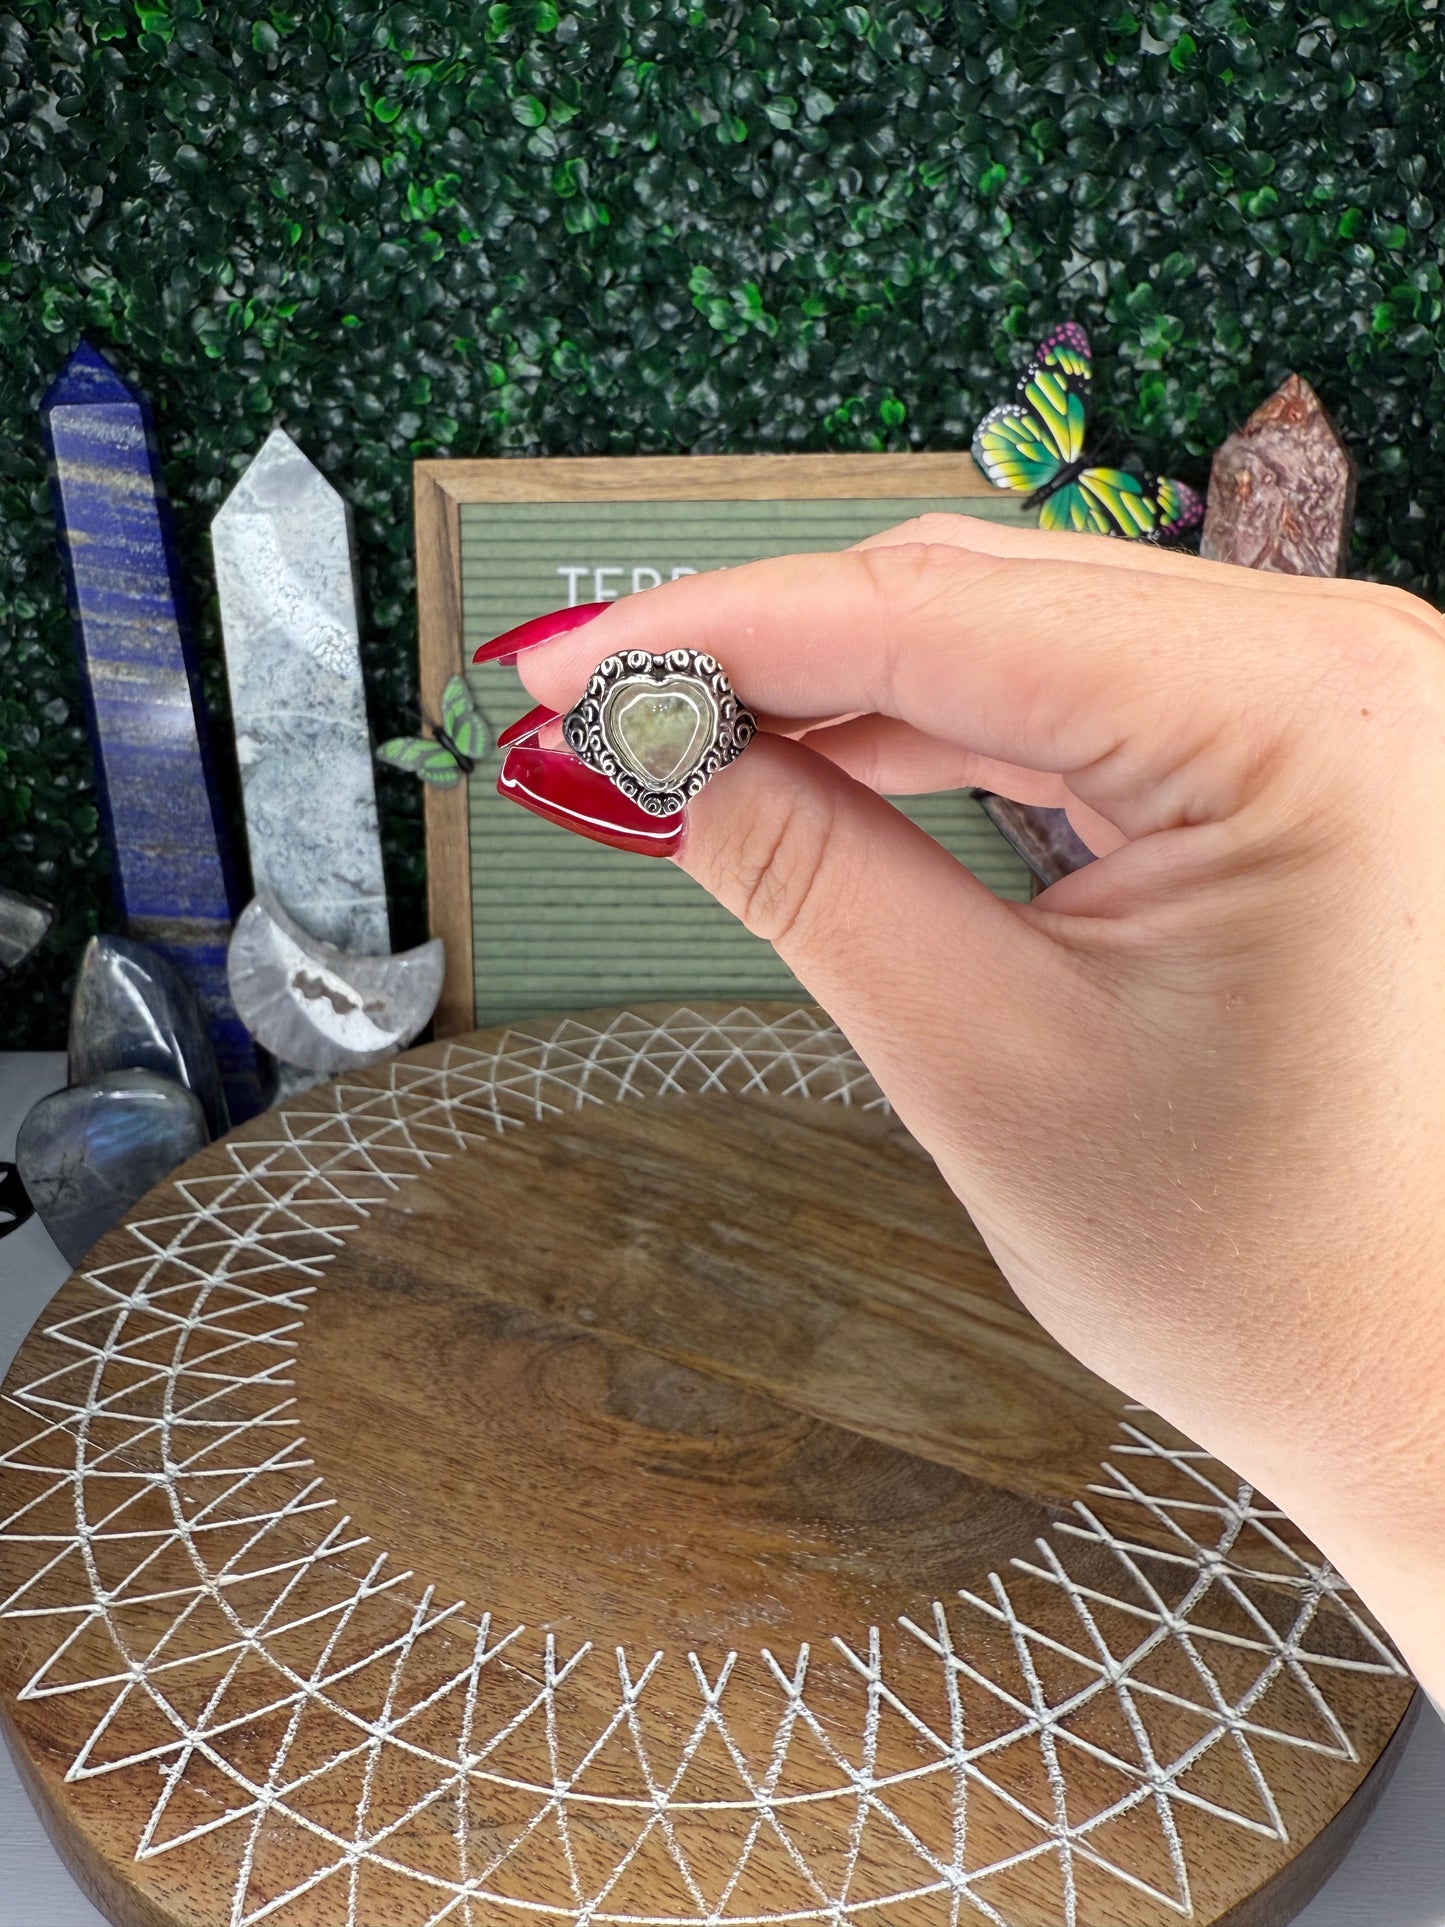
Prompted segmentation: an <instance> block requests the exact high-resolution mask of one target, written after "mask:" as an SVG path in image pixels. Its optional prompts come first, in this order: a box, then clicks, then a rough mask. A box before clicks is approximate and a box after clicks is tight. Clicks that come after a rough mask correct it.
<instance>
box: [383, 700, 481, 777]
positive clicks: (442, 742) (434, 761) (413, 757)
mask: <svg viewBox="0 0 1445 1927" xmlns="http://www.w3.org/2000/svg"><path fill="white" fill-rule="evenodd" d="M488 747H489V744H488V740H487V723H486V718H485V717H484V716H483V715H482V712H481V710H479V709H478V708H477V706H476V704H475V703H474V702H473V701H472V692H471V691H470V690H469V689H468V688H467V679H466V677H465V676H453V677H452V678H451V680H450V681H449V682H448V684H447V686H446V688H445V689H444V690H443V691H442V719H441V721H440V723H437V724H435V725H434V726H433V728H432V733H431V735H430V736H393V737H391V738H390V739H389V740H388V741H387V742H384V743H383V744H382V745H381V747H380V749H378V750H377V752H376V759H377V761H378V762H379V763H389V764H390V765H391V767H392V768H393V769H404V770H409V771H410V772H411V774H412V775H413V776H419V777H420V778H421V780H422V781H423V782H424V783H431V784H433V785H435V787H436V788H437V789H443V790H449V789H451V788H452V786H453V784H456V783H460V782H461V780H462V778H463V777H464V776H470V775H471V773H472V771H473V770H474V769H475V768H476V766H477V764H478V763H479V762H480V761H481V759H482V758H483V757H484V756H485V755H486V753H487V749H488Z"/></svg>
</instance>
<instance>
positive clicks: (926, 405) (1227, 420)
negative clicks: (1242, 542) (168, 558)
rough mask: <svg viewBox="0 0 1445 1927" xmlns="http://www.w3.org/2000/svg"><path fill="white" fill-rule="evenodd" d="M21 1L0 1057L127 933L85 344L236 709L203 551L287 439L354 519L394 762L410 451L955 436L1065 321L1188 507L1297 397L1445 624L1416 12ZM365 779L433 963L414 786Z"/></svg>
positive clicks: (214, 693) (919, 3) (0, 548)
mask: <svg viewBox="0 0 1445 1927" xmlns="http://www.w3.org/2000/svg"><path fill="white" fill-rule="evenodd" d="M5 7H6V0H0V418H3V419H0V881H4V882H7V883H10V884H13V885H14V886H16V887H18V888H20V889H24V890H27V891H30V892H32V893H33V894H36V895H39V896H44V897H48V898H50V899H52V900H53V901H55V902H57V903H58V904H59V905H60V907H61V911H62V915H61V918H60V922H59V925H58V928H57V931H56V934H55V937H54V938H53V939H52V940H51V943H50V944H49V945H48V946H47V953H46V954H45V955H44V956H43V957H42V958H41V959H39V960H38V961H37V962H35V963H33V964H32V965H30V966H29V967H28V968H27V969H26V971H25V972H24V973H23V974H22V975H21V976H20V977H18V978H17V979H16V980H15V981H14V982H13V983H12V984H10V985H7V986H6V989H5V992H4V993H3V994H4V996H5V999H6V1012H5V1014H6V1025H5V1035H4V1038H3V1042H4V1043H5V1044H7V1045H11V1046H18V1045H54V1044H58V1043H59V1042H60V1041H62V1039H63V1034H64V1020H65V1008H64V996H63V994H62V992H63V985H64V982H65V978H66V973H67V971H68V970H69V969H70V968H71V966H72V964H73V961H74V957H75V955H76V952H77V950H78V948H79V945H80V943H81V942H82V941H83V939H84V937H85V935H86V934H87V933H88V932H89V931H91V930H93V929H95V928H97V927H114V920H115V912H114V905H113V903H112V902H111V899H110V897H109V895H108V886H107V882H106V877H105V866H104V855H103V846H102V844H101V842H100V838H99V832H98V829H97V826H96V817H95V809H94V801H95V799H94V784H93V777H92V769H91V758H90V751H89V747H88V743H87V738H86V732H85V726H84V716H83V710H82V704H81V699H80V691H79V687H78V684H77V677H76V670H75V657H74V646H73V643H72V639H71V635H70V629H69V623H68V619H67V616H66V613H65V608H64V598H63V591H62V585H61V577H60V571H59V568H58V566H57V562H56V558H55V552H54V538H53V527H52V521H51V510H50V502H49V496H48V491H47V487H46V481H45V475H44V468H43V463H42V457H41V451H40V438H39V432H38V424H37V414H36V411H37V407H38V404H39V401H40V397H41V394H42V392H43V391H44V389H45V387H46V385H47V384H48V382H49V381H50V380H51V379H52V377H53V376H54V374H55V372H56V370H57V369H58V368H59V366H60V364H61V363H62V361H63V360H64V358H65V356H66V355H67V354H68V353H69V351H70V350H71V348H72V347H73V346H74V345H75V343H76V341H77V339H78V338H79V337H80V336H81V335H82V334H86V335H88V336H89V337H90V338H91V339H92V340H93V341H94V342H95V343H96V344H97V345H98V346H99V347H101V348H102V349H103V350H104V351H105V352H106V353H108V354H110V355H111V356H112V358H113V359H114V360H115V361H116V363H117V364H118V365H119V367H120V368H121V369H122V370H123V372H124V373H126V374H127V375H128V376H129V377H130V378H131V379H132V380H134V381H135V382H137V383H138V384H140V386H142V387H143V388H144V389H145V390H146V392H147V393H148V394H149V395H150V396H151V397H152V400H153V402H154V404H155V408H156V413H157V416H158V421H159V428H160V433H161V437H162V442H163V446H164V450H165V457H166V465H167V478H168V482H169V486H170V489H171V492H172V496H173V499H174V502H175V504H176V509H177V514H178V522H179V534H180V540H181V544H182V548H183V554H184V559H185V563H186V567H187V570H188V574H189V581H190V594H191V603H192V613H193V617H194V620H195V624H196V627H197V629H198V631H199V638H200V647H201V653H202V658H203V669H204V683H205V689H206V695H207V700H208V703H209V705H210V710H211V714H212V717H213V718H214V720H215V724H216V726H217V728H218V730H220V731H224V730H225V728H226V711H225V691H224V677H223V675H222V674H221V664H220V653H219V638H218V633H217V625H216V616H215V597H214V591H213V588H212V585H211V580H210V566H209V550H208V545H207V537H206V531H207V526H208V524H209V521H210V518H211V516H212V514H213V513H214V512H215V508H216V506H217V504H218V503H219V502H220V500H221V499H222V497H223V495H224V494H225V493H226V491H227V489H228V488H229V487H230V485H231V483H232V481H233V480H234V478H235V477H236V475H237V474H238V473H239V472H240V470H241V469H242V468H243V467H244V465H245V464H246V462H247V461H248V460H249V459H250V457H251V456H252V454H253V453H254V452H255V450H256V449H257V447H258V446H259V445H260V442H261V440H262V439H263V437H264V435H265V434H266V432H267V430H268V428H269V427H270V426H271V424H272V423H274V422H277V421H279V422H282V423H284V424H285V426H286V427H287V428H288V429H289V430H290V431H291V433H292V434H293V435H295V436H296V438H297V439H298V441H300V443H301V444H302V446H303V447H304V448H305V449H306V450H307V452H308V453H309V454H310V455H311V456H312V458H313V459H314V460H315V461H317V462H318V463H319V464H320V465H321V467H322V468H323V469H324V470H325V471H326V472H327V474H328V475H329V476H330V477H331V479H332V480H333V481H334V482H335V483H336V484H337V486H338V487H339V488H341V489H342V490H343V491H344V493H345V494H346V495H347V497H348V498H349V499H350V501H351V503H352V506H353V509H354V512H355V519H356V527H357V535H358V540H359V543H360V550H361V567H362V586H363V593H364V616H363V620H364V651H365V661H366V670H367V675H368V679H369V687H370V699H371V705H372V720H373V723H374V725H375V728H376V733H377V736H378V739H380V738H383V737H387V736H392V735H398V734H408V733H414V731H415V728H416V723H417V715H416V698H415V667H414V659H415V623H414V611H413V602H414V597H413V573H412V554H411V535H410V463H411V461H412V459H413V458H414V457H416V456H418V455H433V454H436V455H498V454H504V455H521V454H544V453H545V454H561V453H574V454H629V453H633V452H639V453H640V452H652V451H665V450H686V449H692V450H699V451H709V450H753V449H826V448H835V449H878V448H899V449H903V448H910V447H916V448H959V447H965V446H966V445H967V443H968V440H969V437H970V435H971V433H972V429H973V426H974V424H975V422H976V421H977V419H978V417H979V416H980V415H981V414H982V413H983V412H984V410H985V409H986V408H987V407H988V406H989V405H990V404H991V403H992V402H994V401H997V400H1000V399H1003V398H1005V397H1006V396H1007V395H1008V393H1009V391H1010V388H1011V386H1012V382H1013V379H1014V376H1015V373H1016V371H1017V368H1018V366H1019V364H1020V362H1021V360H1022V358H1023V356H1024V354H1025V352H1026V350H1027V347H1028V345H1029V344H1030V343H1031V342H1032V340H1033V339H1034V337H1035V336H1036V335H1037V334H1038V333H1040V332H1041V330H1042V329H1043V328H1044V327H1045V326H1046V325H1047V324H1049V323H1050V322H1052V321H1054V320H1056V319H1059V318H1061V317H1065V316H1073V317H1075V318H1077V319H1078V320H1080V321H1082V322H1084V323H1085V325H1086V326H1087V327H1088V328H1089V329H1090V331H1091V333H1092V335H1093V337H1094V342H1095V347H1096V353H1097V356H1098V384H1097V385H1098V389H1099V391H1100V419H1099V428H1100V433H1101V436H1102V437H1103V438H1105V439H1106V440H1107V439H1109V438H1112V439H1113V441H1114V443H1115V444H1116V446H1117V448H1118V449H1119V450H1120V451H1122V450H1125V449H1129V450H1133V451H1135V452H1136V453H1137V454H1138V455H1139V456H1140V457H1141V458H1142V459H1144V460H1145V461H1147V462H1149V463H1150V464H1151V465H1154V466H1159V467H1162V468H1167V470H1168V471H1169V472H1170V473H1173V474H1179V475H1183V476H1185V477H1186V478H1187V479H1189V480H1191V481H1193V482H1195V483H1202V482H1203V481H1204V480H1205V479H1206V477H1207V473H1208V457H1209V453H1210V451H1211V450H1212V449H1213V448H1214V447H1215V445H1216V444H1217V443H1218V442H1219V441H1220V440H1221V439H1222V437H1223V436H1224V435H1225V434H1227V433H1228V432H1229V430H1230V429H1231V428H1232V427H1233V426H1235V425H1236V424H1237V423H1238V422H1239V421H1240V420H1242V418H1243V417H1244V416H1245V415H1246V414H1247V413H1248V412H1249V411H1250V409H1251V408H1253V407H1254V406H1255V404H1256V403H1257V402H1259V401H1260V400H1261V399H1262V398H1263V396H1264V395H1265V394H1266V393H1268V391H1269V390H1270V389H1271V388H1273V387H1274V386H1275V384H1276V383H1277V382H1278V381H1279V380H1281V378H1282V377H1283V376H1284V375H1285V374H1286V373H1287V372H1289V370H1291V369H1298V370H1299V371H1300V372H1301V373H1302V374H1305V375H1307V376H1308V377H1309V378H1310V379H1311V380H1312V381H1313V382H1314V383H1315V384H1316V386H1317V387H1318V388H1319V389H1320V391H1321V393H1322V394H1323V396H1324V398H1325V400H1326V403H1327V404H1328V406H1330V407H1331V408H1332V409H1333V411H1334V412H1335V414H1336V416H1337V418H1338V420H1339V422H1340V424H1341V427H1342V429H1343V430H1344V432H1345V434H1346V435H1347V437H1348V438H1349V440H1350V442H1351V444H1352V445H1353V447H1354V449H1355V451H1356V453H1357V455H1358V457H1359V459H1360V465H1361V510H1360V516H1359V522H1358V526H1357V531H1356V538H1355V551H1354V559H1353V566H1354V568H1355V571H1356V572H1357V573H1359V574H1362V575H1369V576H1373V577H1376V578H1378V579H1381V580H1386V581H1392V582H1399V583H1403V584H1405V585H1407V586H1409V587H1411V588H1414V589H1417V590H1420V591H1423V592H1424V593H1426V594H1428V595H1431V596H1432V597H1435V598H1436V599H1437V600H1438V599H1439V597H1440V593H1441V588H1442V581H1441V571H1442V563H1441V553H1442V542H1441V534H1440V531H1441V527H1442V521H1445V365H1442V354H1441V343H1442V336H1441V322H1440V317H1441V271H1440V263H1441V258H1442V249H1445V161H1442V156H1445V141H1442V133H1445V110H1442V106H1441V102H1442V100H1445V91H1442V80H1445V71H1442V66H1445V63H1442V57H1441V53H1442V50H1441V42H1440V33H1441V29H1440V25H1439V20H1440V15H1439V13H1438V12H1437V11H1436V10H1435V9H1434V8H1433V7H1430V6H1427V5H1426V4H1424V0H1348V3H1347V4H1346V3H1345V0H1322V4H1321V5H1320V6H1319V7H1317V8H1310V9H1301V8H1297V7H1290V6H1286V5H1284V4H1282V3H1281V0H1201V3H1200V4H1197V5H1192V6H1189V7H1187V8H1186V7H1184V6H1183V5H1182V4H1181V5H1180V7H1179V8H1178V10H1172V9H1171V8H1169V7H1168V6H1163V5H1151V6H1140V7H1138V8H1137V9H1136V10H1132V11H1131V10H1129V9H1127V8H1125V7H1123V6H1121V5H1118V4H1114V3H1113V0H1103V4H1101V5H1100V6H1098V7H1081V6H1079V5H1078V4H1076V0H1029V4H1024V3H1023V0H887V3H886V4H885V3H884V0H872V3H871V4H863V5H856V4H848V5H843V4H840V3H839V0H772V4H769V5H761V4H756V3H755V0H718V3H717V4H714V5H708V6H703V5H699V4H696V0H692V3H691V4H689V0H557V3H556V4H552V3H551V0H507V3H506V4H490V5H489V4H485V3H484V0H409V4H396V5H367V4H353V3H352V0H336V3H335V4H327V5H324V6H323V5H315V6H307V7H303V6H301V5H299V4H297V0H291V4H290V5H287V6H282V5H274V6H267V5H266V4H265V0H245V4H236V3H235V0H154V3H152V0H8V8H9V10H8V11H6V10H5ZM381 791H382V809H383V817H384V830H385V839H386V848H387V856H388V863H389V870H390V881H391V885H392V890H393V894H394V897H395V900H396V904H397V907H398V912H399V914H398V915H397V917H396V919H395V928H396V936H397V940H398V943H399V944H405V943H411V942H414V941H415V940H416V939H417V938H418V937H419V936H420V935H421V934H422V924H423V902H422V883H423V874H422V873H423V847H422V832H421V802H420V785H418V784H415V783H412V782H410V781H408V780H407V779H406V778H404V777H403V776H401V775H392V774H390V773H386V774H384V775H383V776H382V777H381ZM231 801H232V806H233V808H234V804H235V798H234V796H233V797H232V799H231ZM237 827H238V830H239V820H238V825H237Z"/></svg>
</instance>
